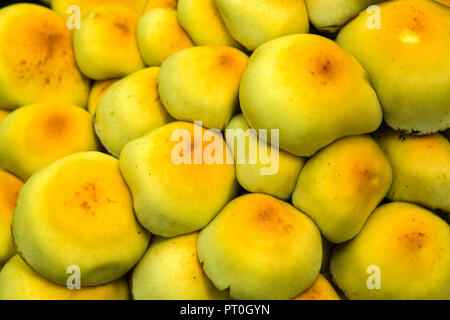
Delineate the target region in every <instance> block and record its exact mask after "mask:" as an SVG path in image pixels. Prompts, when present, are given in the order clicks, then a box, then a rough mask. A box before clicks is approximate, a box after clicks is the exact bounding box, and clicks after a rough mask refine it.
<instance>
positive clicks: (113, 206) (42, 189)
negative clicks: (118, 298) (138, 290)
mask: <svg viewBox="0 0 450 320" xmlns="http://www.w3.org/2000/svg"><path fill="white" fill-rule="evenodd" d="M12 231H13V237H14V243H15V246H16V249H17V252H18V253H19V254H20V256H21V257H22V258H23V259H24V260H25V261H26V262H27V264H29V265H30V266H31V267H32V268H33V269H34V270H36V271H37V272H38V273H39V274H41V275H42V276H44V277H46V278H49V279H51V280H52V281H54V282H56V283H59V284H65V283H66V279H67V277H68V275H67V273H66V270H67V268H68V267H69V266H72V265H74V266H78V267H79V268H80V271H81V285H82V286H95V285H100V284H104V283H107V282H110V281H113V280H116V279H118V278H120V277H122V276H123V275H125V274H126V273H127V272H128V271H129V270H130V269H131V268H132V267H133V266H134V265H135V264H136V263H137V262H138V261H139V259H140V258H141V256H142V255H143V254H144V252H145V250H146V248H147V245H148V243H149V239H150V235H149V234H148V233H147V232H146V231H145V229H143V228H142V227H141V226H140V225H139V223H138V222H137V220H136V217H135V215H134V212H133V203H132V198H131V194H130V192H129V191H128V187H127V185H126V184H125V182H124V181H123V179H122V176H121V174H120V171H119V164H118V160H117V159H115V158H113V157H111V156H109V155H106V154H103V153H99V152H81V153H77V154H74V155H70V156H67V157H65V158H62V159H60V160H58V161H56V162H54V163H53V164H51V165H50V166H47V167H45V168H44V169H42V170H40V171H39V172H38V173H36V174H35V175H33V177H31V178H30V179H29V180H28V181H27V182H26V184H25V185H24V187H23V189H22V192H21V193H20V195H19V198H18V200H17V207H16V210H15V212H14V217H13V223H12Z"/></svg>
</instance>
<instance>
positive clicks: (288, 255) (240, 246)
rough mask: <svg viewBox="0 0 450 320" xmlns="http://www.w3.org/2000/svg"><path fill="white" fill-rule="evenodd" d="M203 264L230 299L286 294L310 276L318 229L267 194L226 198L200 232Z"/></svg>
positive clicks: (314, 270) (315, 265) (314, 271)
mask: <svg viewBox="0 0 450 320" xmlns="http://www.w3.org/2000/svg"><path fill="white" fill-rule="evenodd" d="M198 255H199V258H200V262H202V263H203V269H204V271H205V272H206V274H207V276H208V277H209V278H210V279H211V281H212V282H213V283H214V285H215V286H216V287H217V288H219V289H220V290H224V289H227V288H229V289H230V296H231V297H232V298H233V299H292V298H293V297H295V296H296V295H297V294H298V293H299V292H302V291H304V290H306V289H307V288H308V287H310V286H311V285H312V284H313V282H314V281H315V280H316V278H317V276H318V274H319V271H320V265H321V261H322V240H321V237H320V233H319V230H318V229H317V227H316V226H315V225H314V223H313V222H312V221H311V220H310V219H309V218H308V217H307V216H306V215H304V214H303V213H301V212H300V211H298V210H297V209H295V208H294V207H293V206H291V205H290V204H288V203H286V202H283V201H281V200H278V199H277V198H274V197H272V196H269V195H264V194H258V193H252V194H247V195H244V196H241V197H238V198H236V199H234V200H232V201H231V202H230V203H228V204H227V205H226V206H225V207H224V208H223V209H222V211H221V212H220V213H219V214H218V215H217V217H216V218H214V220H213V221H212V222H211V223H210V224H208V225H207V226H206V228H204V229H203V230H202V231H200V234H199V238H198Z"/></svg>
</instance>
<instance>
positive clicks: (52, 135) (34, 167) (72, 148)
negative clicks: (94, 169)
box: [0, 103, 99, 180]
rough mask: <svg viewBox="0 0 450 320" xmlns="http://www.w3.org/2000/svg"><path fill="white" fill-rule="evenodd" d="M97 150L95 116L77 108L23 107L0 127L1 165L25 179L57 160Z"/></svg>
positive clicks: (14, 112)
mask: <svg viewBox="0 0 450 320" xmlns="http://www.w3.org/2000/svg"><path fill="white" fill-rule="evenodd" d="M98 147H99V144H98V142H97V139H96V137H95V133H94V127H93V124H92V117H91V116H90V115H89V113H87V112H86V110H83V109H81V108H79V107H77V106H74V105H67V104H50V103H44V104H35V105H30V106H26V107H22V108H20V109H17V110H15V111H13V112H12V113H11V114H10V115H9V116H8V117H7V118H6V119H5V120H4V121H3V122H2V124H1V126H0V166H2V167H4V168H5V169H8V170H9V171H11V172H13V173H14V174H16V175H17V176H19V177H21V178H22V179H23V180H27V179H28V178H29V177H30V176H31V175H33V174H34V173H35V172H36V171H38V170H39V169H41V168H43V167H45V166H47V165H49V164H50V163H52V162H53V161H55V160H57V159H60V158H62V157H64V156H67V155H69V154H72V153H76V152H81V151H94V150H97V149H98Z"/></svg>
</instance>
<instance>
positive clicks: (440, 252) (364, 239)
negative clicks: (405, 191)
mask: <svg viewBox="0 0 450 320" xmlns="http://www.w3.org/2000/svg"><path fill="white" fill-rule="evenodd" d="M449 265H450V227H449V225H448V224H447V223H446V222H445V221H444V220H442V219H441V218H439V217H438V216H436V215H435V214H433V212H431V211H428V210H426V209H423V208H421V207H419V206H417V205H414V204H411V203H407V202H392V203H389V204H386V205H383V206H381V207H379V208H378V209H376V210H375V212H374V213H373V214H372V215H371V216H370V217H369V219H368V220H367V222H366V224H365V226H364V228H363V229H362V231H361V232H360V233H359V235H358V236H357V237H356V238H355V239H353V240H351V241H349V242H347V243H344V244H341V245H337V246H336V247H335V249H334V251H333V254H332V257H331V262H330V271H331V274H332V277H333V280H334V283H336V284H337V285H338V287H339V288H340V289H341V290H342V291H343V293H344V294H345V296H346V297H347V298H349V299H387V300H390V299H413V300H414V299H419V300H421V299H443V300H448V299H450V268H449V267H448V266H449Z"/></svg>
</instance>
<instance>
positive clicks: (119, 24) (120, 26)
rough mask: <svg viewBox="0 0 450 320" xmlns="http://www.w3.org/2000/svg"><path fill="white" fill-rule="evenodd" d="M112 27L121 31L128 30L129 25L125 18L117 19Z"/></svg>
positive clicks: (126, 31)
mask: <svg viewBox="0 0 450 320" xmlns="http://www.w3.org/2000/svg"><path fill="white" fill-rule="evenodd" d="M114 27H116V28H117V29H119V30H121V31H122V32H123V33H128V32H130V27H129V26H128V24H127V22H126V21H125V20H119V21H115V22H114Z"/></svg>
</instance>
